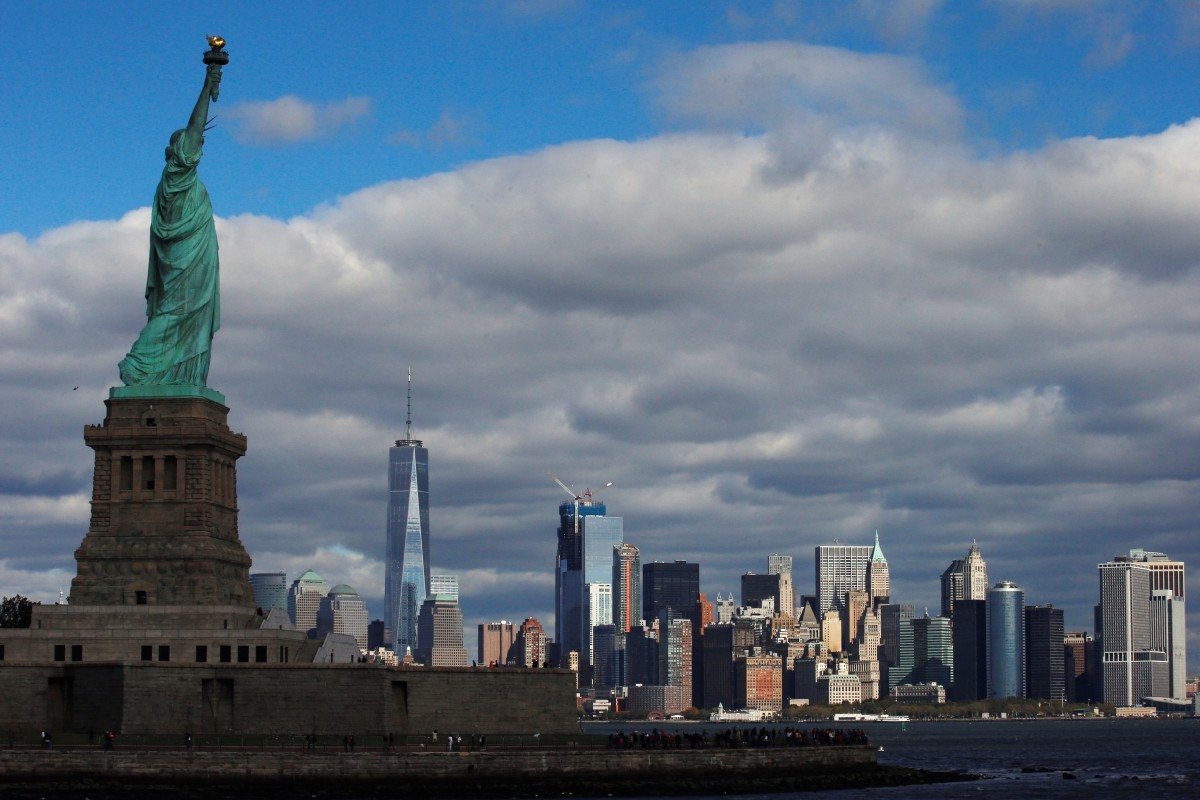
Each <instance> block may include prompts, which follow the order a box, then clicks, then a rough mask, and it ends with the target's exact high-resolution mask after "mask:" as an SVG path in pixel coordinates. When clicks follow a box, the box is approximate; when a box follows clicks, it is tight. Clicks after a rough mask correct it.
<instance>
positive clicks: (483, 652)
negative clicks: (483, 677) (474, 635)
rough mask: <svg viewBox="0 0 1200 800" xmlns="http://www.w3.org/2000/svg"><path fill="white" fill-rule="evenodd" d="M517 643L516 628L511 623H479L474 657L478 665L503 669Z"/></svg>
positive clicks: (501, 621) (502, 621) (503, 621)
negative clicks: (477, 659) (476, 658)
mask: <svg viewBox="0 0 1200 800" xmlns="http://www.w3.org/2000/svg"><path fill="white" fill-rule="evenodd" d="M516 643H517V626H516V625H515V624H514V623H512V622H507V621H505V620H500V621H499V622H481V623H480V624H479V646H478V649H477V650H476V655H477V656H478V657H479V663H480V664H482V665H486V666H489V667H490V666H493V665H495V666H500V667H503V666H504V665H505V664H507V663H508V662H509V656H510V655H511V653H512V649H513V647H514V646H515V645H516Z"/></svg>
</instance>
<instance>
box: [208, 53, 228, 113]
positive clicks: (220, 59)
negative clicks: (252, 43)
mask: <svg viewBox="0 0 1200 800" xmlns="http://www.w3.org/2000/svg"><path fill="white" fill-rule="evenodd" d="M205 38H206V39H208V43H209V45H211V47H212V49H211V50H208V51H206V52H205V53H204V63H205V64H208V65H209V67H210V68H211V67H212V65H213V64H216V66H217V68H216V69H215V70H212V71H213V72H215V73H216V80H215V81H213V84H212V88H210V89H209V90H208V96H209V98H211V99H212V101H213V102H214V103H215V102H217V96H218V95H220V93H221V67H223V66H225V65H226V64H228V63H229V53H226V52H225V51H224V50H222V49H221V48H223V47H224V46H225V40H224V39H222V38H221V37H220V36H207V37H205Z"/></svg>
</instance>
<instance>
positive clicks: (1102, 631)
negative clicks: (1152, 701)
mask: <svg viewBox="0 0 1200 800" xmlns="http://www.w3.org/2000/svg"><path fill="white" fill-rule="evenodd" d="M1098 569H1099V571H1100V606H1099V613H1098V617H1097V618H1098V623H1099V624H1098V625H1097V628H1098V629H1097V631H1096V633H1097V637H1098V638H1099V640H1100V660H1101V686H1102V688H1101V691H1102V694H1103V701H1104V702H1105V703H1111V704H1112V705H1115V706H1123V707H1128V706H1136V705H1141V703H1142V699H1143V698H1146V697H1161V696H1164V695H1165V694H1167V693H1168V691H1169V689H1170V687H1169V682H1170V665H1169V663H1168V656H1167V653H1166V651H1165V650H1161V649H1155V648H1154V647H1153V645H1152V640H1151V634H1152V625H1151V617H1150V601H1151V588H1150V587H1151V583H1150V576H1151V569H1150V566H1149V565H1148V564H1147V563H1146V562H1145V561H1131V560H1130V559H1129V558H1128V557H1126V556H1118V557H1117V558H1115V559H1114V560H1113V561H1110V562H1107V563H1104V564H1100V565H1098Z"/></svg>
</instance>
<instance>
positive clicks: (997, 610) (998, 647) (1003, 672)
mask: <svg viewBox="0 0 1200 800" xmlns="http://www.w3.org/2000/svg"><path fill="white" fill-rule="evenodd" d="M987 654H988V670H987V672H988V675H987V681H988V697H989V698H993V697H995V698H1004V697H1024V696H1025V592H1024V591H1022V590H1021V589H1020V588H1019V587H1018V586H1017V585H1016V584H1015V583H1013V582H1012V581H1000V582H999V583H997V584H996V585H995V586H994V587H992V589H991V591H989V592H988V596H987Z"/></svg>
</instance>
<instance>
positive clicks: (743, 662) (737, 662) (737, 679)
mask: <svg viewBox="0 0 1200 800" xmlns="http://www.w3.org/2000/svg"><path fill="white" fill-rule="evenodd" d="M733 674H734V705H735V707H737V708H749V709H756V710H758V711H767V712H770V713H772V714H774V713H778V712H779V711H780V710H781V709H782V708H783V659H782V658H781V657H780V656H778V655H776V654H775V653H770V652H766V651H764V650H763V649H762V648H758V647H756V648H754V649H753V650H751V651H749V652H746V653H743V654H741V655H739V656H738V657H737V658H736V659H734V662H733Z"/></svg>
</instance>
